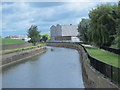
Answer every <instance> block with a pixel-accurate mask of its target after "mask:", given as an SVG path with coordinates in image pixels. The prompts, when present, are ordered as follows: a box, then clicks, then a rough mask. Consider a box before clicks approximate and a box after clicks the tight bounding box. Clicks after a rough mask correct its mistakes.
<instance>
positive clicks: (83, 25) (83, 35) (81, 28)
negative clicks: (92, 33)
mask: <svg viewBox="0 0 120 90" xmlns="http://www.w3.org/2000/svg"><path fill="white" fill-rule="evenodd" d="M88 29H89V19H82V21H81V22H80V23H79V25H78V32H79V38H80V39H81V40H82V41H84V42H87V41H88V35H87V32H88Z"/></svg>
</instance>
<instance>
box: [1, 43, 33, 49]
mask: <svg viewBox="0 0 120 90" xmlns="http://www.w3.org/2000/svg"><path fill="white" fill-rule="evenodd" d="M28 46H32V43H23V44H12V45H0V47H2V50H7V49H15V48H23V47H28Z"/></svg>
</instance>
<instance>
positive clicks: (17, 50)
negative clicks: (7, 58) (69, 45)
mask: <svg viewBox="0 0 120 90" xmlns="http://www.w3.org/2000/svg"><path fill="white" fill-rule="evenodd" d="M42 46H44V44H38V45H36V46H29V47H24V48H16V49H9V50H3V51H0V54H9V53H13V52H19V51H24V50H29V49H33V48H37V47H42Z"/></svg>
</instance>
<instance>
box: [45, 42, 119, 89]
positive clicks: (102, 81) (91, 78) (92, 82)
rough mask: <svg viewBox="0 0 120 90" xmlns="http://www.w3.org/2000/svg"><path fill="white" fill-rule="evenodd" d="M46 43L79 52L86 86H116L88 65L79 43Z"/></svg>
mask: <svg viewBox="0 0 120 90" xmlns="http://www.w3.org/2000/svg"><path fill="white" fill-rule="evenodd" d="M46 45H47V46H55V47H65V48H71V49H76V50H77V51H78V52H79V54H80V62H81V67H82V76H83V80H84V85H85V87H86V88H118V86H117V85H115V84H114V83H112V82H111V81H110V80H109V79H108V78H105V77H104V75H102V74H101V73H99V72H98V71H97V70H95V69H94V68H93V67H91V66H90V65H89V63H88V62H87V59H88V57H87V54H86V53H85V51H84V50H83V48H82V47H81V46H80V45H75V44H68V43H47V44H46Z"/></svg>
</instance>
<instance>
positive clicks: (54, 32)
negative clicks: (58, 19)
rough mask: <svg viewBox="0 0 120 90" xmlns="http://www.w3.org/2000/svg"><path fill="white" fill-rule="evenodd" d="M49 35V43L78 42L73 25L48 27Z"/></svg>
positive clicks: (75, 27) (76, 32) (76, 31)
mask: <svg viewBox="0 0 120 90" xmlns="http://www.w3.org/2000/svg"><path fill="white" fill-rule="evenodd" d="M50 34H51V40H50V41H51V42H80V40H79V38H78V37H77V36H78V34H79V33H78V30H77V26H75V25H71V24H70V25H59V24H57V25H56V26H55V25H53V26H51V27H50Z"/></svg>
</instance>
